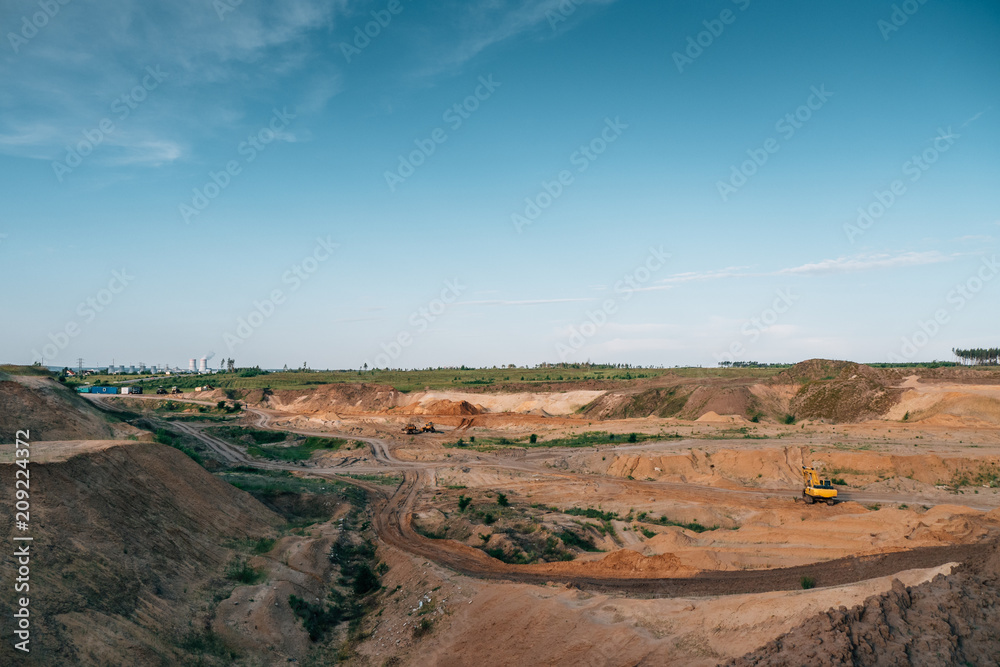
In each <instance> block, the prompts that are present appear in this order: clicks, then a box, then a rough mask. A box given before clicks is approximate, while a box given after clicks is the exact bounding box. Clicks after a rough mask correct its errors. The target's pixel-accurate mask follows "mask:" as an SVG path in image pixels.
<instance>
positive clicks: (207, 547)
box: [0, 441, 280, 665]
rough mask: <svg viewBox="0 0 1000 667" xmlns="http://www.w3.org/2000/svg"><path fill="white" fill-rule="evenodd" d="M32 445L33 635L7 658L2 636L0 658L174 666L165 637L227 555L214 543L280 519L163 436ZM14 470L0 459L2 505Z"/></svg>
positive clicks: (206, 594) (182, 630) (175, 657)
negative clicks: (52, 451)
mask: <svg viewBox="0 0 1000 667" xmlns="http://www.w3.org/2000/svg"><path fill="white" fill-rule="evenodd" d="M32 448H33V452H35V453H37V455H38V459H37V460H36V461H35V462H34V463H32V464H31V468H30V472H31V477H30V481H31V498H32V505H31V521H30V526H31V529H30V534H31V536H32V537H33V538H34V541H33V542H32V543H31V545H32V559H31V582H30V585H31V588H30V591H29V593H30V595H29V597H30V599H31V605H32V606H31V609H32V613H33V614H34V616H33V627H34V633H33V637H34V638H35V641H34V642H33V643H32V645H31V649H32V651H31V656H30V659H29V660H28V661H24V660H23V659H22V656H21V655H17V656H16V658H17V659H16V660H15V656H14V655H13V648H12V647H11V642H9V641H5V642H3V644H2V647H0V662H3V663H5V664H14V662H17V663H18V664H37V665H55V664H67V665H68V664H100V665H105V664H158V661H160V660H161V659H163V660H167V661H168V662H172V663H174V664H177V662H179V661H181V660H182V655H183V654H182V653H179V652H178V651H177V649H176V644H177V643H178V642H179V641H180V638H181V637H182V636H183V635H184V634H186V633H188V632H189V631H190V630H191V628H190V626H189V622H190V620H191V619H192V618H194V617H196V616H197V614H198V613H199V611H201V610H202V609H203V603H204V601H205V600H206V598H210V597H211V595H212V593H211V592H210V591H211V588H212V578H213V577H214V576H217V575H216V573H217V572H218V571H219V570H220V569H221V567H222V566H223V565H224V564H225V562H226V561H227V560H228V559H229V558H230V556H231V553H232V552H231V551H230V550H229V549H226V548H225V547H224V546H223V543H224V542H226V541H227V540H229V539H233V538H239V537H247V536H256V535H262V534H267V533H268V532H270V531H271V530H272V529H273V527H274V526H275V525H277V524H278V523H279V522H280V519H279V518H278V517H277V516H276V515H274V514H272V513H271V512H269V511H267V510H266V509H265V508H264V507H263V506H261V505H260V504H259V503H257V502H256V501H255V500H253V498H251V497H249V496H248V495H246V494H245V493H242V492H240V491H238V490H236V489H234V488H233V487H231V486H230V485H228V484H225V483H223V482H221V481H219V480H218V479H216V478H215V477H213V476H212V475H210V474H208V473H207V472H205V471H204V470H203V469H202V468H201V467H199V466H198V465H196V464H195V463H194V462H193V461H192V460H191V459H190V458H188V457H187V456H185V455H184V454H181V453H180V452H178V451H177V450H174V449H171V448H169V447H165V446H163V445H156V444H147V443H133V444H125V443H122V442H120V441H119V442H118V443H115V444H114V446H107V447H89V446H88V447H81V448H80V451H79V452H78V453H77V455H71V454H70V453H68V452H65V451H63V452H62V453H61V454H60V455H58V456H55V457H52V459H51V460H50V461H49V462H43V461H44V458H45V457H44V450H45V449H46V445H45V444H44V443H40V442H38V443H34V444H33V445H32ZM3 449H5V450H6V449H12V447H10V446H4V447H3ZM63 449H65V448H63ZM6 453H8V452H5V454H6ZM15 469H17V468H16V466H14V465H12V464H11V463H2V464H0V482H2V485H0V502H2V503H3V505H4V507H13V504H14V471H15ZM13 533H14V516H13V513H10V512H3V513H2V514H0V536H2V539H3V541H4V542H5V543H7V544H13V542H11V540H10V538H11V536H12V534H13ZM11 553H12V550H11V549H9V550H7V553H6V554H5V557H4V561H3V563H2V565H0V572H2V578H3V579H4V580H5V581H12V580H13V577H14V569H15V568H14V562H13V559H12V558H10V554H11ZM10 605H11V597H10V596H8V595H4V596H0V615H2V616H3V617H4V618H10V614H11V613H12V609H11V606H10ZM195 629H196V630H197V628H195Z"/></svg>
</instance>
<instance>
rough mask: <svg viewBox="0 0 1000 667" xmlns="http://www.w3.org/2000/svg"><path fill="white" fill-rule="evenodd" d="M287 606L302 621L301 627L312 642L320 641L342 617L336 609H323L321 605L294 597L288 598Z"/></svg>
mask: <svg viewBox="0 0 1000 667" xmlns="http://www.w3.org/2000/svg"><path fill="white" fill-rule="evenodd" d="M288 606H289V607H291V608H292V611H293V612H294V613H295V615H296V616H298V617H299V618H301V619H302V627H304V628H305V630H306V632H308V633H309V639H310V640H312V641H314V642H316V641H319V640H320V639H322V638H323V635H325V634H326V631H327V630H329V629H330V628H332V627H334V626H336V625H337V623H339V622H340V619H341V618H342V616H343V614H342V613H341V611H340V610H339V609H337V608H336V607H329V608H324V607H323V605H322V604H312V603H311V602H306V601H305V600H303V599H302V598H300V597H298V596H295V595H289V596H288Z"/></svg>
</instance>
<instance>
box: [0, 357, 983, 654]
mask: <svg viewBox="0 0 1000 667" xmlns="http://www.w3.org/2000/svg"><path fill="white" fill-rule="evenodd" d="M222 398H224V397H223V395H222V393H221V392H218V391H216V392H201V393H194V392H192V393H190V394H187V395H185V396H183V397H180V398H179V399H178V398H177V397H173V399H172V400H188V401H203V402H204V403H205V404H208V405H211V404H213V403H214V402H215V401H217V400H221V399H222ZM242 398H243V399H244V400H245V401H246V402H247V403H248V410H247V412H246V415H245V417H244V418H243V421H244V423H245V424H246V425H247V426H253V427H256V428H268V429H279V430H285V431H292V432H296V433H300V434H327V435H341V436H346V437H349V438H352V439H353V440H352V441H353V442H356V443H361V444H359V449H355V448H352V449H349V450H337V451H319V452H317V453H316V454H314V455H313V457H312V459H311V460H309V461H307V462H305V463H304V464H295V465H291V464H290V465H287V466H284V467H285V468H286V469H288V470H292V471H294V474H296V475H302V476H319V477H332V476H343V475H344V474H345V473H346V474H350V475H354V476H355V477H354V478H351V479H355V480H364V479H371V478H372V476H377V475H383V476H384V475H391V476H393V479H397V480H402V481H400V482H398V484H397V483H395V482H394V483H393V484H390V485H385V484H382V485H374V484H372V483H370V482H364V481H357V482H355V483H359V484H362V485H365V486H366V488H368V489H369V490H370V492H371V493H372V494H373V496H372V497H373V499H374V500H373V503H372V506H371V509H370V512H371V514H370V517H369V519H370V522H371V524H372V525H373V526H374V529H375V531H376V533H377V534H378V541H379V547H378V548H379V559H380V560H382V561H384V562H385V563H386V564H387V565H388V566H389V569H388V572H387V574H386V575H385V576H384V578H383V585H384V586H385V590H387V591H393V594H391V595H385V596H384V598H383V599H381V601H380V605H381V607H380V610H379V612H378V613H377V614H371V615H369V616H367V617H366V618H365V619H364V621H363V623H362V626H361V627H360V629H359V631H358V634H357V636H356V639H355V644H354V646H353V651H354V653H353V655H354V658H352V660H353V662H354V663H355V664H378V665H381V664H397V665H425V664H444V665H467V664H477V663H478V664H483V665H523V664H546V665H580V664H583V665H636V664H650V665H652V664H682V665H716V664H723V663H727V662H728V661H735V660H738V659H740V657H741V656H744V655H745V654H751V653H753V652H754V651H757V652H758V654H759V656H763V657H759V658H755V660H757V661H758V663H757V664H771V663H773V664H799V663H796V662H795V660H796V659H798V660H801V659H805V658H804V657H803V656H806V655H807V654H806V653H803V654H802V656H800V657H799V658H795V659H792V658H789V657H788V656H789V655H790V654H789V653H788V651H789V650H790V649H788V648H787V647H788V646H791V645H792V644H793V643H795V642H798V643H797V644H795V645H796V646H799V647H801V646H802V645H803V642H805V641H806V640H805V639H801V636H802V633H803V632H805V631H804V630H803V628H807V627H809V628H812V627H813V626H811V625H809V624H810V623H812V624H815V623H817V622H819V621H816V619H822V618H827V616H824V615H829V614H840V616H837V619H836V622H835V623H833V622H829V623H827V622H824V623H826V625H822V623H821V625H822V628H823V629H822V632H829V633H833V634H831V635H830V641H831V642H833V641H834V640H835V639H836V640H837V641H840V639H843V637H842V636H841V635H843V636H848V635H850V632H851V631H850V628H851V627H854V626H852V625H851V624H852V623H855V624H856V623H857V622H860V621H857V619H855V620H851V619H852V618H854V617H853V616H851V615H850V613H849V610H850V609H851V608H852V607H854V606H855V605H867V607H868V608H871V609H875V610H878V609H883V608H885V609H889V608H890V607H892V608H893V609H896V608H899V609H903V608H904V607H905V608H906V609H910V607H909V606H907V605H911V602H912V605H917V602H915V600H917V599H918V597H919V595H918V594H917V593H916V592H915V593H913V595H912V596H911V594H910V593H909V592H908V591H931V592H930V593H927V594H926V595H929V596H930V597H929V598H928V599H938V598H940V599H945V598H947V595H950V594H953V596H954V595H958V596H959V597H963V596H964V598H968V597H969V596H970V595H971V596H973V597H975V596H976V595H979V593H978V592H976V591H972V592H968V591H966V589H964V588H962V586H970V585H973V584H970V583H969V582H974V584H975V586H978V587H980V588H982V586H983V585H987V586H988V585H990V584H983V583H982V582H983V581H986V582H989V581H995V578H996V577H995V573H993V574H990V572H983V571H980V570H976V571H975V572H972V571H970V570H969V568H970V567H973V566H976V567H980V568H981V567H985V566H983V565H982V563H993V562H995V561H996V558H995V557H988V554H989V553H992V552H990V551H989V549H994V546H993V545H995V544H996V543H997V541H998V539H1000V437H998V435H1000V431H998V429H1000V373H997V372H991V371H982V372H969V371H968V370H966V369H953V371H952V372H950V373H942V372H941V371H936V372H934V373H924V374H923V375H921V374H920V373H917V374H913V373H907V372H902V371H896V370H893V371H883V370H877V369H868V368H867V367H862V366H858V365H856V364H846V363H844V362H821V361H814V362H805V363H804V364H800V365H799V366H796V367H794V368H793V369H790V370H789V371H788V372H784V373H782V374H780V375H779V376H777V377H775V378H772V379H770V380H768V381H756V380H752V379H750V380H724V381H715V380H712V381H705V380H691V379H687V378H666V379H663V378H660V379H658V380H657V381H656V382H649V383H638V382H637V383H632V384H630V385H629V386H627V387H613V388H609V389H604V390H595V389H593V388H592V387H586V388H573V387H568V388H567V391H565V392H525V391H517V392H504V391H502V390H501V391H497V390H491V391H467V392H448V391H422V392H413V393H408V394H404V393H401V392H398V391H396V390H394V389H392V388H391V387H379V386H372V385H360V384H359V385H324V386H320V387H318V388H317V389H315V390H313V391H281V390H275V391H274V392H271V393H269V394H268V395H264V394H262V393H260V392H257V393H256V394H254V393H253V392H249V393H247V394H246V395H244V396H243V397H242ZM117 400H118V401H121V403H120V405H129V406H132V407H133V409H134V408H135V407H141V405H142V404H143V403H149V402H152V401H157V400H162V399H160V398H158V397H155V396H146V397H142V398H136V399H128V400H127V401H126V400H125V399H117ZM789 417H791V418H789ZM427 421H433V422H434V424H435V425H436V428H437V430H438V432H437V433H425V434H420V435H413V436H410V435H404V434H403V433H402V429H403V426H404V425H405V424H407V423H415V424H417V425H421V424H423V423H424V422H427ZM786 422H788V423H786ZM67 428H68V427H67ZM187 428H189V429H190V431H191V433H194V434H198V433H200V431H199V430H198V428H197V427H196V426H188V427H187ZM594 432H602V433H607V434H614V436H615V437H614V438H608V437H605V438H603V439H602V441H601V442H598V443H597V444H596V445H594V444H586V445H584V446H573V447H566V446H554V447H553V446H539V445H544V444H545V443H546V441H551V440H556V439H560V438H562V439H566V438H570V439H572V438H578V437H580V436H581V435H582V434H586V433H594ZM532 434H534V435H535V436H536V442H535V443H532V442H530V440H529V436H531V435H532ZM630 434H636V436H635V437H634V438H632V437H630ZM632 440H634V441H632ZM460 441H461V442H460ZM362 444H363V446H362ZM128 446H130V445H129V444H128V442H123V441H122V440H108V439H107V435H106V434H104V433H103V432H101V433H95V435H94V436H93V437H87V436H83V435H80V436H79V438H78V439H74V440H70V439H64V440H59V441H56V442H47V443H42V445H41V446H39V447H38V450H37V451H38V456H39V459H38V460H39V462H40V463H43V462H46V461H47V462H53V463H55V462H65V461H67V460H70V459H72V458H73V457H74V456H77V457H79V456H97V455H99V454H101V453H102V452H107V451H114V448H115V447H119V448H120V447H128ZM142 446H144V447H145V446H147V445H145V444H143V445H142ZM214 446H216V447H218V446H219V443H218V442H216V443H215V445H214ZM7 449H9V448H8V447H5V446H0V464H3V463H7V461H8V459H9V458H10V452H9V451H7ZM232 454H233V455H234V456H235V457H236V458H237V459H238V460H239V461H245V462H246V463H252V461H250V460H249V459H245V458H241V457H246V453H245V452H243V451H238V448H234V449H233V451H232ZM802 465H812V466H815V467H816V468H818V469H819V470H820V471H821V474H822V475H823V476H824V477H829V478H831V479H833V480H835V483H836V485H837V488H838V490H839V500H840V502H838V504H837V505H835V506H832V507H831V506H826V505H808V504H806V503H805V502H803V499H802V496H801V489H802V484H801V477H800V469H801V466H802ZM501 498H502V499H503V500H502V501H501ZM335 521H336V519H332V520H331V522H329V523H328V524H322V525H317V526H315V527H314V528H313V529H311V530H310V532H308V533H306V534H304V535H302V536H301V537H300V538H296V539H294V540H286V541H285V542H282V543H280V545H279V546H280V547H281V548H280V549H279V550H278V551H276V552H275V554H278V555H277V556H274V555H272V556H271V557H269V559H266V562H267V563H270V564H269V565H268V567H269V568H270V571H271V577H272V579H270V580H269V581H268V582H267V583H265V584H261V585H258V586H257V587H255V588H252V589H250V588H248V589H246V590H244V589H237V591H235V592H234V593H233V595H232V597H231V598H229V599H227V600H225V601H224V604H223V606H222V607H220V608H219V609H220V611H219V612H218V613H217V615H216V616H215V617H214V619H215V620H214V621H213V627H214V629H215V631H216V632H218V633H220V635H221V636H225V637H228V638H229V639H230V640H232V641H233V642H234V643H237V644H238V643H241V642H242V643H243V645H252V646H254V647H255V648H256V649H260V650H261V651H268V652H272V653H273V654H274V656H275V660H274V661H271V662H268V661H267V660H265V662H264V663H262V664H279V663H280V664H286V663H287V660H288V659H289V658H294V659H296V660H302V659H304V658H305V657H307V655H308V653H309V642H308V641H307V639H303V636H301V631H300V630H299V629H297V627H296V624H295V622H294V619H293V618H291V617H288V615H287V614H284V615H281V614H278V612H277V611H276V610H274V609H273V608H272V607H273V606H274V602H275V600H277V599H278V598H279V597H281V596H282V595H284V594H285V593H286V592H287V591H288V590H292V589H293V588H294V587H296V586H303V585H305V582H307V581H311V582H314V583H315V582H316V581H318V580H317V577H319V576H321V575H322V576H325V575H323V573H324V572H326V571H327V570H326V569H324V568H326V565H325V563H326V561H325V559H324V557H323V554H324V553H325V552H324V549H326V548H327V547H328V543H329V541H330V539H331V535H332V534H335V532H336V524H335ZM990 558H992V560H990ZM261 562H262V563H264V562H265V561H264V560H262V561H261ZM977 563H978V564H980V565H976V564H977ZM990 567H992V566H990ZM317 573H319V574H317ZM990 576H992V577H993V579H990ZM806 579H808V581H809V584H810V586H811V587H808V588H804V587H803V585H802V582H803V581H804V580H806ZM975 582H978V583H975ZM309 585H313V584H309ZM928 587H929V588H928ZM935 587H936V588H935ZM942 587H943V588H942ZM942 590H944V592H941V591H942ZM990 590H992V589H990ZM397 591H398V592H397ZM900 591H902V593H901V592H900ZM948 591H951V593H949V592H948ZM956 591H957V592H956ZM962 591H966V592H962ZM921 595H923V593H921ZM935 596H937V597H935ZM942 596H943V597H942ZM964 598H963V599H964ZM948 599H951V598H948ZM890 602H891V604H890ZM949 604H951V603H949ZM227 605H228V606H227ZM873 605H874V606H873ZM893 605H895V607H893ZM900 605H902V606H900ZM945 606H947V605H945ZM279 607H280V605H279ZM912 608H913V609H916V608H917V607H916V606H914V607H912ZM837 610H843V611H842V612H838V611H837ZM904 611H905V609H904ZM872 613H875V612H872ZM885 613H886V614H888V613H889V612H885ZM899 613H903V612H899ZM913 613H916V612H913ZM920 613H922V614H925V616H921V618H925V617H926V614H927V613H930V612H927V611H926V610H924V611H921V612H920ZM845 614H846V615H845ZM868 618H869V620H870V619H871V614H869V617H868ZM892 618H895V617H892ZM892 618H890V617H889V616H886V617H885V618H884V619H883V620H882V621H881V623H882V625H878V624H876V625H878V627H883V628H887V629H884V630H879V632H882V633H883V634H885V635H886V636H887V637H888V636H891V635H892V633H893V630H892V628H893V627H894V626H892V623H894V622H895V621H892ZM886 619H888V620H886ZM425 620H426V621H428V622H427V623H426V625H427V626H428V628H429V629H428V630H427V631H422V632H419V633H417V632H415V630H414V629H415V627H416V626H417V623H418V621H420V622H424V621H425ZM927 623H938V621H927ZM935 627H936V626H935ZM945 627H947V625H945ZM836 628H841V629H842V632H841V631H840V630H836ZM297 632H298V633H299V634H298V635H296V633H297ZM822 632H820V631H819V630H815V629H813V630H809V632H808V633H806V634H807V635H808V637H813V638H815V637H817V636H824V637H825V636H826V635H823V634H822ZM837 632H841V635H837V634H836V633H837ZM817 633H819V634H817ZM845 633H846V634H845ZM904 634H905V633H904ZM797 637H798V638H799V639H796V638H797ZM989 637H993V635H989ZM838 638H840V639H838ZM994 639H996V638H994ZM793 640H794V641H793ZM845 641H846V640H845ZM887 641H888V640H887ZM899 641H900V642H903V644H905V643H906V642H907V641H909V640H908V639H906V638H905V637H904V638H903V639H900V640H899ZM942 641H950V640H949V639H948V638H947V637H945V638H943V639H942ZM990 641H993V640H992V639H991V640H990ZM997 641H998V642H1000V640H997ZM953 643H954V641H953ZM906 646H908V644H907V645H906ZM991 646H993V645H992V644H990V645H988V646H987V648H986V649H984V650H986V651H987V652H988V651H989V650H993V649H992V648H990V647H991ZM997 647H1000V643H997ZM904 648H905V646H904ZM845 650H848V649H845ZM851 650H853V649H851ZM907 650H908V649H907ZM955 650H959V651H960V650H961V646H959V648H958V649H955ZM997 650H1000V648H998V649H997ZM848 652H849V653H850V650H848ZM987 654H988V653H987ZM796 655H797V654H796ZM855 655H856V654H855ZM951 655H953V656H955V655H972V653H968V654H961V653H952V654H951ZM976 655H978V654H976ZM808 659H809V660H810V661H812V662H818V663H819V664H839V663H835V662H834V661H832V659H831V660H824V659H823V653H822V650H820V651H819V653H817V652H816V651H813V653H812V657H811V658H808ZM854 659H856V658H854ZM782 660H784V661H785V662H782ZM857 660H858V664H875V663H866V662H864V661H863V660H860V659H857ZM939 664H947V661H944V662H941V663H939Z"/></svg>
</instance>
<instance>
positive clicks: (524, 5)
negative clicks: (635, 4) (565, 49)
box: [418, 0, 617, 76]
mask: <svg viewBox="0 0 1000 667" xmlns="http://www.w3.org/2000/svg"><path fill="white" fill-rule="evenodd" d="M616 1H617V0H541V1H539V0H514V1H505V0H482V1H479V2H472V3H463V4H460V5H458V4H456V5H454V6H453V7H452V8H451V9H449V10H448V14H452V15H454V16H456V17H457V18H456V19H455V20H454V21H453V22H452V24H451V25H448V26H446V27H447V29H449V30H451V29H454V30H456V31H457V34H458V35H459V39H448V40H443V41H439V40H437V39H435V40H434V42H435V43H441V44H449V45H450V44H454V46H453V47H447V49H446V50H438V51H437V53H436V55H435V57H434V59H433V62H430V63H425V64H424V66H423V67H422V68H421V69H420V70H419V72H418V75H420V76H429V75H433V74H437V73H439V72H441V71H444V70H448V69H455V68H458V67H460V66H461V65H463V64H464V63H466V62H467V61H469V60H471V59H472V58H474V57H476V56H477V55H479V54H480V53H481V52H483V51H484V50H486V49H487V48H489V47H490V46H493V45H494V44H498V43H500V42H504V41H506V40H508V39H510V38H512V37H515V36H518V35H521V34H523V33H525V32H528V31H532V30H539V29H541V28H543V27H544V29H545V30H547V31H548V32H549V33H550V34H555V33H557V32H559V31H560V30H562V29H563V27H564V26H565V25H566V20H567V19H568V18H569V17H571V16H572V14H573V13H575V12H576V11H578V10H579V8H580V7H582V6H584V5H607V4H611V3H614V2H616Z"/></svg>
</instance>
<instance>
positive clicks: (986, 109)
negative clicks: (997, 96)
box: [959, 107, 991, 127]
mask: <svg viewBox="0 0 1000 667" xmlns="http://www.w3.org/2000/svg"><path fill="white" fill-rule="evenodd" d="M990 109H991V107H986V108H985V109H983V110H982V111H980V112H979V113H977V114H976V115H975V116H973V117H972V118H969V119H968V120H966V121H965V122H963V123H962V124H961V125H959V127H965V126H966V125H968V124H969V123H974V122H976V121H977V120H979V119H980V118H981V117H982V115H983V114H984V113H986V112H987V111H989V110H990Z"/></svg>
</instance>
